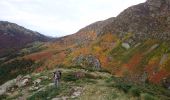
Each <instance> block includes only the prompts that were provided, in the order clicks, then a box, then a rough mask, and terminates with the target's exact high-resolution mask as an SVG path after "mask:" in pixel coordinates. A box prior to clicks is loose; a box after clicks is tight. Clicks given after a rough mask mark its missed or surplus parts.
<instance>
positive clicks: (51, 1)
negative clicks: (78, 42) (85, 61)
mask: <svg viewBox="0 0 170 100" xmlns="http://www.w3.org/2000/svg"><path fill="white" fill-rule="evenodd" d="M145 1H146V0H1V1H0V20H7V21H10V22H14V23H17V24H19V25H22V26H24V27H26V28H29V29H32V30H36V31H39V32H41V33H42V34H45V35H50V36H63V35H67V34H72V33H75V32H76V31H78V30H79V29H80V28H82V27H84V26H86V25H88V24H91V23H93V22H95V21H99V20H104V19H107V18H109V17H113V16H117V15H118V14H119V13H120V12H121V11H123V10H124V9H125V8H127V7H129V6H131V5H134V4H138V3H141V2H145Z"/></svg>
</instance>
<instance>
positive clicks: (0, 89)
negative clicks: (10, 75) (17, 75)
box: [0, 79, 16, 95]
mask: <svg viewBox="0 0 170 100" xmlns="http://www.w3.org/2000/svg"><path fill="white" fill-rule="evenodd" d="M15 83H16V79H14V80H10V81H8V82H6V83H4V84H3V85H1V86H0V95H3V94H5V93H6V92H7V91H8V90H9V88H11V87H14V86H15Z"/></svg>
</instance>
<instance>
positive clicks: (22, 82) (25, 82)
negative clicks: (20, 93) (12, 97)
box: [16, 79, 30, 87]
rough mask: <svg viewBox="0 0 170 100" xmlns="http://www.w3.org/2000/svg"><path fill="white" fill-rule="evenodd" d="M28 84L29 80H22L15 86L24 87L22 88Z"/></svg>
mask: <svg viewBox="0 0 170 100" xmlns="http://www.w3.org/2000/svg"><path fill="white" fill-rule="evenodd" d="M29 83H30V79H23V80H21V81H19V82H17V84H16V85H17V86H18V87H24V86H26V85H28V84H29Z"/></svg>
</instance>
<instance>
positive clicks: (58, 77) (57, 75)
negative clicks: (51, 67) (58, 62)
mask: <svg viewBox="0 0 170 100" xmlns="http://www.w3.org/2000/svg"><path fill="white" fill-rule="evenodd" d="M53 74H54V76H53V77H54V83H55V86H57V87H59V84H60V80H61V71H60V70H57V71H55V72H54V73H53Z"/></svg>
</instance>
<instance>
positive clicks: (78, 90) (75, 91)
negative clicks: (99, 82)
mask: <svg viewBox="0 0 170 100" xmlns="http://www.w3.org/2000/svg"><path fill="white" fill-rule="evenodd" d="M82 92H83V88H82V87H74V88H73V89H72V93H71V98H72V99H74V98H76V97H79V96H80V95H81V93H82Z"/></svg>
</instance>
